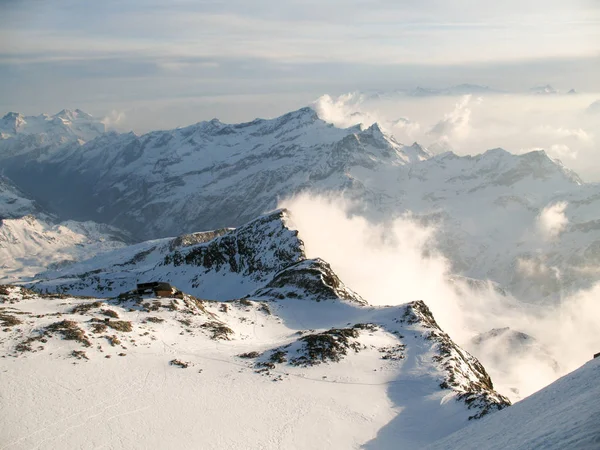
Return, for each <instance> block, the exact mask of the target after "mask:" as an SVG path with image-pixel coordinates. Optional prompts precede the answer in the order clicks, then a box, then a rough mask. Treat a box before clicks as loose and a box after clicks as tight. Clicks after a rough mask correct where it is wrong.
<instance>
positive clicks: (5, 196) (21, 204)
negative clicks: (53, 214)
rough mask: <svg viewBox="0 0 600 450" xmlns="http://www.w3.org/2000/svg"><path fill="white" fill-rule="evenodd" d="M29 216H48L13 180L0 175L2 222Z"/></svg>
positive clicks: (0, 212)
mask: <svg viewBox="0 0 600 450" xmlns="http://www.w3.org/2000/svg"><path fill="white" fill-rule="evenodd" d="M29 214H38V215H43V216H46V217H47V216H48V214H47V213H46V212H45V211H43V209H42V208H41V207H40V205H38V204H37V202H36V201H35V200H33V199H32V198H29V197H28V196H27V195H25V193H23V192H22V191H21V190H20V189H19V188H18V187H17V186H15V184H14V183H13V182H12V181H11V180H9V179H8V178H6V177H4V176H1V175H0V220H3V219H10V218H15V217H23V216H26V215H29Z"/></svg>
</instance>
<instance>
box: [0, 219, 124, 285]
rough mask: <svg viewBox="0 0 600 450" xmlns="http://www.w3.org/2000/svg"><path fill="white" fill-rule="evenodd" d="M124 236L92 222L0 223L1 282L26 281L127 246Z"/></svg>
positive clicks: (13, 221)
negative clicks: (37, 275)
mask: <svg viewBox="0 0 600 450" xmlns="http://www.w3.org/2000/svg"><path fill="white" fill-rule="evenodd" d="M129 239H130V238H129V237H128V236H127V234H126V233H124V232H122V231H120V230H117V229H116V228H114V227H111V226H108V225H102V224H97V223H95V222H75V221H65V222H61V223H55V222H53V221H52V220H51V219H49V218H47V217H46V216H38V217H36V216H34V215H27V216H23V217H19V218H14V219H3V220H0V261H1V262H0V282H4V283H6V282H14V281H17V280H20V281H25V280H28V279H31V278H32V277H33V276H34V275H36V274H37V273H38V272H43V271H45V270H48V269H50V268H57V267H64V266H66V265H69V264H72V263H74V262H75V261H80V260H85V259H88V258H91V257H92V256H94V255H96V254H98V253H103V252H106V251H108V250H113V249H116V248H120V247H124V246H126V245H127V244H126V243H127V242H128V241H129Z"/></svg>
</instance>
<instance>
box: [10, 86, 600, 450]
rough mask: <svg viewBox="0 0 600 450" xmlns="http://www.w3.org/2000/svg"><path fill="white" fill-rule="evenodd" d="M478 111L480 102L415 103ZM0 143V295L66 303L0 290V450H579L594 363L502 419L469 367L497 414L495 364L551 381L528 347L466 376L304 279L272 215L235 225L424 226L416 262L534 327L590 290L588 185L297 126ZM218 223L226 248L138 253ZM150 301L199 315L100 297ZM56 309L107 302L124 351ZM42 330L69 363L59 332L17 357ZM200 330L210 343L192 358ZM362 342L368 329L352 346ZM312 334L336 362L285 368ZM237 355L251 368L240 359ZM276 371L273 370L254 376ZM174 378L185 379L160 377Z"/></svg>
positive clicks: (72, 127) (267, 220) (403, 329)
mask: <svg viewBox="0 0 600 450" xmlns="http://www.w3.org/2000/svg"><path fill="white" fill-rule="evenodd" d="M478 90H480V91H487V90H488V88H486V87H480V86H469V85H463V86H456V87H454V88H450V89H448V90H440V91H439V92H438V91H436V92H437V94H439V93H441V92H442V91H443V93H444V94H445V95H455V93H464V92H466V91H474V92H476V91H478ZM539 91H540V92H541V91H543V93H551V91H552V89H551V88H550V87H547V86H546V87H542V88H541V89H539ZM430 93H431V92H429V91H428V90H422V92H421V93H415V95H429V94H430ZM437 94H436V95H437ZM0 136H1V139H0V161H2V164H3V170H5V171H6V173H8V174H9V175H10V176H11V177H12V178H13V179H14V180H16V181H17V182H18V183H17V184H18V186H19V188H17V186H16V185H15V183H13V182H12V181H11V180H9V179H8V178H0V218H2V219H3V220H2V222H1V225H0V258H1V260H2V264H1V266H2V267H0V281H1V282H6V281H7V280H10V281H16V280H20V281H28V282H29V284H28V285H29V286H34V287H35V288H36V289H38V290H39V291H41V292H62V293H63V294H62V295H58V296H42V295H38V294H33V293H27V292H26V291H20V290H19V288H8V290H9V291H10V294H9V295H4V294H2V293H1V292H0V301H1V302H3V305H2V306H0V321H2V320H4V319H2V318H3V317H4V316H6V315H8V316H11V317H13V316H14V317H16V318H17V319H18V321H21V322H22V323H20V324H18V325H16V326H13V325H6V327H5V328H4V329H3V330H2V331H1V332H0V354H1V355H2V358H0V371H2V374H3V380H7V381H5V382H4V383H5V384H3V386H5V390H3V392H2V393H1V395H0V409H2V410H3V411H10V413H9V414H7V415H5V421H4V423H1V424H0V436H2V439H1V441H2V443H3V445H4V447H1V448H64V445H65V442H67V443H68V446H69V447H84V448H87V447H93V448H95V447H102V446H106V447H124V448H148V447H164V448H167V447H178V448H248V445H249V443H251V444H252V447H256V448H322V447H327V448H366V449H371V448H373V449H375V448H377V449H379V448H383V449H385V448H422V447H423V446H427V445H431V446H432V447H431V448H557V449H558V448H597V447H598V446H599V445H600V438H599V437H598V434H597V432H596V430H597V429H599V428H600V423H598V420H597V417H598V414H599V412H598V408H597V406H595V405H594V403H593V399H594V398H597V396H598V395H597V394H598V392H597V391H598V388H597V383H595V384H594V381H593V380H594V377H595V378H597V376H598V363H597V362H595V361H594V362H590V363H588V364H587V365H586V366H584V367H583V368H582V369H580V370H578V371H576V372H574V373H573V374H570V375H568V376H566V377H563V378H562V379H560V380H559V381H557V382H555V383H553V384H552V385H550V386H548V387H547V388H546V389H544V390H542V391H540V392H538V393H536V394H534V395H533V396H531V397H527V398H525V399H524V400H522V401H520V402H519V403H517V404H516V405H515V406H512V407H510V408H508V409H506V410H505V411H500V412H495V409H500V407H502V406H505V405H506V404H508V402H507V401H506V399H505V398H504V397H502V396H501V395H500V394H498V392H496V391H495V390H494V388H493V387H492V382H491V379H489V376H488V375H487V372H486V370H485V369H484V366H483V365H487V364H489V365H490V367H493V368H494V376H498V377H499V380H500V381H499V382H498V383H496V385H495V389H498V391H499V392H503V393H505V391H508V390H509V389H510V388H511V386H514V385H517V384H520V382H521V380H517V379H511V378H510V376H509V375H514V373H510V374H509V373H508V372H507V373H503V372H502V371H501V370H498V368H499V367H502V363H503V362H504V363H505V364H506V365H507V366H510V365H512V364H513V360H512V357H513V356H514V359H515V360H519V362H520V363H521V362H522V355H523V354H527V355H530V356H532V357H533V359H535V361H534V362H533V363H532V366H534V367H536V377H537V378H538V380H536V382H537V383H539V380H540V379H542V378H544V379H547V381H548V382H549V381H551V380H553V379H555V378H556V376H557V374H558V373H560V372H561V370H562V369H561V368H560V367H557V363H556V361H554V359H553V358H552V357H551V356H550V353H549V352H548V350H547V349H546V348H545V347H544V346H543V345H541V344H540V343H539V342H538V341H536V339H535V338H534V337H533V336H529V335H525V334H524V333H522V332H520V331H519V330H513V329H510V328H502V329H494V330H491V331H489V332H487V333H484V334H482V335H479V336H478V337H476V338H475V339H474V340H472V341H471V342H468V343H467V342H465V346H466V347H467V348H468V349H469V350H473V351H474V352H475V353H477V354H482V355H483V358H482V360H481V363H483V365H481V363H480V361H478V360H477V359H476V358H474V357H473V356H471V355H470V354H469V353H467V352H465V351H464V350H463V349H461V348H460V347H458V346H456V344H454V342H452V340H451V339H450V337H449V336H448V335H447V334H445V333H444V332H443V331H442V330H440V329H439V328H438V326H437V323H435V320H434V319H433V317H430V314H429V312H428V309H427V307H426V306H425V305H424V304H423V303H420V302H416V303H412V304H409V305H403V306H397V307H373V306H369V305H368V303H367V302H368V300H369V299H368V298H365V299H363V298H361V296H360V295H358V294H357V293H356V292H353V291H352V289H351V288H350V287H349V286H347V285H345V284H344V281H346V282H352V280H340V279H339V278H338V276H337V275H336V274H335V273H334V272H333V270H332V268H331V266H330V265H329V264H328V263H327V261H324V260H322V259H320V258H316V257H315V258H314V259H307V256H306V254H305V252H304V244H303V242H302V236H298V233H297V232H296V231H295V230H294V228H293V227H292V226H291V225H290V221H289V216H288V212H286V211H275V212H273V213H269V214H266V215H264V216H260V217H258V219H255V218H256V217H257V216H259V215H260V214H262V213H264V212H266V211H270V210H272V209H273V208H274V207H275V206H277V205H278V204H279V202H280V200H282V199H283V198H285V197H289V196H291V195H294V194H297V193H299V192H304V191H310V192H313V193H321V194H323V193H325V194H328V195H333V196H337V195H341V194H343V195H344V196H345V197H346V198H347V199H350V200H351V201H353V202H354V210H353V212H356V213H358V214H361V215H363V216H366V217H367V218H368V219H369V220H371V221H374V222H381V221H387V220H389V219H392V218H394V217H398V216H399V215H403V214H406V213H410V217H411V218H412V219H414V220H415V221H416V222H418V223H420V224H421V225H423V226H434V227H436V229H437V232H436V234H435V241H436V242H435V243H432V246H436V247H438V248H439V249H440V250H441V251H442V252H443V254H444V255H445V256H446V257H447V258H448V259H449V260H450V261H451V264H452V267H451V269H452V272H453V273H450V274H448V275H449V276H451V277H453V278H455V279H466V278H465V277H471V281H470V282H471V283H475V284H477V283H480V284H482V285H483V284H485V285H487V286H488V287H489V286H493V287H494V289H495V290H497V291H498V292H500V293H502V295H506V293H507V292H510V293H512V294H514V295H515V296H516V297H517V298H518V299H519V300H521V301H525V302H531V303H534V302H535V303H537V304H538V305H537V307H539V305H545V306H546V305H547V306H552V305H554V304H556V303H559V302H560V301H562V300H563V298H565V296H567V295H569V294H572V293H576V292H578V291H580V290H582V289H587V288H590V287H592V286H594V284H595V283H597V282H598V281H599V280H600V244H599V243H600V222H599V220H598V211H599V208H600V203H599V201H600V185H598V184H589V183H583V182H582V180H581V179H580V178H579V177H578V176H577V175H576V174H575V173H573V172H571V171H570V170H568V169H567V168H566V167H564V166H563V165H562V163H560V161H557V160H554V159H552V158H550V157H549V156H548V155H547V154H546V153H545V152H543V151H534V152H530V153H527V154H524V155H512V154H510V153H508V152H506V151H505V150H503V149H492V150H488V151H487V152H485V153H482V154H481V155H477V156H473V157H471V156H466V157H459V156H457V155H455V154H453V153H452V152H446V153H442V154H437V155H432V153H431V152H429V151H428V150H427V149H424V148H422V147H421V146H419V145H418V144H417V143H414V144H413V145H411V146H406V145H402V144H400V143H398V142H396V141H395V140H394V139H393V138H392V137H391V136H388V135H386V134H385V133H384V132H383V131H382V130H381V129H380V128H379V126H377V125H376V124H374V125H372V126H371V127H369V128H365V127H363V126H356V127H351V128H348V129H340V128H336V127H334V126H333V125H331V124H328V123H326V122H324V121H323V120H321V119H320V118H319V117H318V115H317V114H316V113H315V111H313V110H312V109H310V108H303V109H301V110H298V111H294V112H291V113H288V114H286V115H284V116H281V117H279V118H276V119H272V120H262V119H257V120H255V121H252V122H249V123H245V124H224V123H221V122H220V121H218V120H216V119H215V120H212V121H209V122H202V123H199V124H195V125H192V126H189V127H185V128H179V129H176V130H167V131H156V132H151V133H148V134H146V135H143V136H136V135H135V134H133V133H128V134H122V135H119V134H116V133H104V128H103V125H101V124H99V122H98V121H97V120H95V119H94V118H93V117H91V116H89V115H88V114H86V113H83V112H82V111H79V110H76V111H68V110H64V111H61V112H60V113H58V114H56V115H55V116H45V115H42V116H37V117H25V116H22V115H20V114H16V113H10V114H7V115H6V116H5V117H4V118H3V119H1V121H0ZM20 188H21V189H24V190H27V191H28V192H31V193H32V195H33V196H34V197H35V198H37V199H41V200H43V201H44V205H50V206H51V207H53V208H55V209H56V211H58V213H59V214H60V215H61V216H62V218H63V219H64V218H69V219H72V218H77V219H84V220H87V219H93V220H95V221H103V222H106V223H113V224H117V225H120V226H123V227H124V228H126V229H127V230H128V231H131V232H133V233H134V234H135V237H136V238H137V239H138V240H142V239H147V238H151V240H147V241H144V242H141V243H138V244H136V245H133V246H128V247H124V243H123V241H124V240H126V236H125V235H124V234H123V233H122V232H120V231H119V230H118V229H116V228H114V227H110V226H107V225H100V224H98V223H96V222H91V221H86V222H78V221H65V222H60V223H59V222H57V221H56V220H55V219H56V218H55V217H51V216H50V215H49V214H48V213H46V212H45V211H43V210H42V209H41V208H40V207H39V205H38V204H37V203H36V202H35V201H34V200H33V197H32V196H29V195H26V194H24V193H23V191H22V190H21V189H20ZM251 219H254V220H251ZM222 226H227V227H229V226H239V227H238V228H236V229H230V228H227V229H219V230H217V231H215V232H212V233H211V232H209V233H195V234H192V235H185V236H181V237H179V238H161V239H156V238H157V237H163V236H169V235H176V234H179V233H181V232H188V233H189V232H190V231H196V230H202V229H209V228H217V227H222ZM540 230H543V231H544V233H541V232H540ZM542 234H543V235H542ZM349 245H351V243H349ZM88 258H90V259H88ZM38 272H42V273H40V274H37V275H36V273H38ZM156 280H161V281H168V282H171V283H173V284H174V285H175V286H176V287H177V288H179V289H181V290H183V291H184V292H186V293H188V294H193V295H196V296H197V297H200V298H202V299H210V300H213V301H211V302H206V301H200V304H201V305H202V306H198V303H195V301H193V300H191V299H190V297H187V296H186V297H185V301H183V302H182V303H183V305H182V304H181V303H177V302H179V300H177V299H160V300H159V299H155V298H145V299H144V302H145V303H147V305H148V306H144V304H142V305H141V306H140V304H139V303H135V302H134V301H132V300H126V301H122V299H121V300H120V299H119V298H118V297H116V296H117V295H118V294H123V293H124V292H126V291H129V290H131V289H133V288H134V287H135V284H136V283H138V282H142V281H156ZM484 280H491V282H488V281H484ZM2 289H5V288H2V287H1V286H0V291H1V290H2ZM582 292H583V291H582ZM2 295H4V298H2ZM73 295H89V296H92V297H94V298H98V299H97V300H98V301H102V302H105V305H104V306H103V307H108V308H110V309H111V310H114V311H117V313H118V315H119V317H120V318H121V319H122V320H126V321H131V323H132V324H133V331H132V332H120V331H119V332H117V331H115V332H114V333H115V336H118V337H119V339H120V340H121V342H122V344H118V345H117V346H116V347H113V346H110V344H109V343H107V342H108V341H107V339H106V337H103V336H100V335H96V334H97V333H94V332H93V327H94V324H96V325H97V324H98V323H101V322H100V321H101V320H106V319H105V318H104V317H103V313H102V311H101V310H98V308H96V309H92V310H91V311H92V312H84V313H82V314H76V313H74V312H73V311H72V307H73V306H75V305H76V304H80V303H86V302H87V303H90V304H91V303H92V302H93V301H94V299H82V298H76V297H73ZM105 296H110V297H111V298H110V299H107V298H102V299H99V297H105ZM241 298H243V300H240V299H241ZM224 300H228V301H229V302H228V303H223V301H224ZM512 300H514V299H512V298H511V301H512ZM515 301H516V300H515ZM157 302H158V303H157ZM186 302H187V303H186ZM156 305H158V306H156ZM224 305H225V306H224ZM154 306H156V308H155V309H151V308H154ZM532 308H533V306H532ZM267 311H268V312H267ZM148 317H155V318H157V319H162V320H163V321H162V322H160V323H159V322H152V321H148V320H147V319H148ZM62 319H69V320H74V321H75V322H76V323H77V324H78V326H80V327H81V328H82V329H83V330H85V332H86V334H87V335H88V336H90V340H91V341H92V342H93V345H92V346H91V347H89V348H88V347H85V348H84V349H83V350H84V351H85V352H86V357H87V358H88V359H85V358H84V359H78V358H77V356H76V355H77V353H72V352H73V351H81V346H80V345H78V344H76V343H73V342H71V341H68V340H64V339H60V336H57V335H56V333H55V334H54V335H52V333H50V336H49V337H47V338H44V339H45V340H46V342H44V341H41V340H36V339H34V341H33V342H34V344H35V345H41V344H39V343H40V342H43V347H44V348H43V349H40V350H36V348H34V351H33V352H22V351H20V350H18V348H19V347H18V344H19V343H23V342H24V341H26V340H27V339H28V338H36V337H40V336H41V335H40V334H39V333H40V330H43V329H44V327H46V326H48V325H50V324H52V323H56V321H58V320H62ZM9 322H10V320H9ZM211 324H212V325H211ZM215 324H217V325H219V326H220V325H223V326H226V327H229V328H230V330H231V333H229V332H225V336H226V337H225V338H222V339H221V338H215V337H214V335H213V336H212V337H211V333H213V332H214V333H216V331H214V327H215V326H216V325H215ZM361 324H362V325H364V324H374V325H373V326H372V327H366V328H361V327H359V328H356V329H355V328H354V327H355V326H358V325H361ZM362 325H361V326H362ZM332 328H335V329H345V330H350V331H347V333H349V335H350V336H351V337H350V338H348V339H349V340H348V353H347V354H346V355H344V356H343V357H342V358H340V360H337V361H334V360H331V361H319V362H318V363H317V364H315V365H312V366H311V365H308V366H303V365H302V364H294V363H293V362H294V361H295V360H296V358H298V355H308V354H309V344H308V342H309V341H307V340H306V339H304V338H303V337H306V336H309V337H310V336H313V338H314V336H330V335H328V334H327V333H331V329H332ZM211 330H212V331H211ZM352 330H354V331H352ZM356 330H359V331H356ZM355 331H356V333H357V336H354V333H355ZM109 333H113V331H110V330H109ZM336 339H337V338H336ZM334 340H335V339H334ZM355 349H359V350H360V351H355ZM252 351H258V352H259V353H261V355H260V356H258V357H252V358H250V359H246V358H240V357H239V355H240V354H241V353H247V352H252ZM120 353H124V354H125V356H119V354H120ZM275 354H277V355H279V356H281V355H283V356H284V357H285V358H286V359H287V361H283V362H281V361H276V362H272V358H273V355H275ZM507 354H508V355H509V356H507ZM390 355H391V356H390ZM398 355H402V357H398ZM106 356H110V358H106ZM383 356H386V357H387V356H390V358H383ZM504 358H505V359H504ZM173 359H180V360H182V361H189V362H190V363H191V365H190V366H189V367H188V368H187V369H181V368H178V367H176V366H173V365H170V363H169V361H171V360H173ZM261 364H262V365H261ZM271 366H273V367H271ZM527 375H529V374H527ZM530 387H531V391H533V390H535V389H536V388H535V386H530ZM538 387H539V386H538ZM527 392H529V390H528V391H527ZM511 398H513V399H520V398H522V395H521V394H520V393H518V392H513V393H511ZM365 399H368V401H365ZM596 403H597V402H596ZM487 413H492V414H489V417H487V416H486V417H483V419H481V420H479V417H480V416H483V415H487ZM469 419H472V420H469ZM473 422H475V424H474V425H472V423H473ZM494 446H495V447H494Z"/></svg>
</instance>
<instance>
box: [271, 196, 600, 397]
mask: <svg viewBox="0 0 600 450" xmlns="http://www.w3.org/2000/svg"><path fill="white" fill-rule="evenodd" d="M280 206H281V207H286V208H288V209H289V210H291V212H292V221H293V226H294V227H296V228H297V229H298V230H299V232H300V237H301V238H302V239H303V241H304V243H305V249H306V253H307V256H308V257H310V258H315V257H320V258H323V259H324V260H326V261H327V262H329V263H330V264H331V266H332V268H333V269H334V271H335V272H336V273H337V274H338V276H340V278H341V279H342V281H343V282H344V283H345V284H346V285H347V286H349V287H350V288H351V289H353V290H355V291H356V292H358V293H359V294H360V295H361V296H363V298H365V299H366V300H367V301H368V302H369V303H370V304H373V305H399V304H403V303H407V302H410V301H413V300H423V301H425V303H426V304H427V305H428V306H429V307H430V308H431V310H432V312H433V314H434V316H435V318H436V320H437V321H438V323H439V325H440V327H441V328H442V329H443V330H444V331H446V332H447V333H448V334H449V335H450V336H451V337H452V338H453V339H454V340H455V341H456V342H457V343H458V344H459V345H461V346H463V347H464V348H466V349H467V350H468V351H470V352H472V353H473V354H474V355H475V356H477V357H478V358H479V359H480V360H481V361H482V362H483V364H484V366H485V367H486V369H487V370H488V371H489V373H490V375H491V376H492V379H493V380H494V383H495V385H496V388H497V389H498V390H499V391H500V392H502V393H503V394H505V395H507V396H509V397H510V398H511V399H512V400H519V399H521V398H523V397H525V396H527V395H530V394H531V393H533V392H535V391H537V390H538V389H540V388H542V387H544V386H546V385H547V384H549V383H551V382H552V381H554V380H555V379H557V378H558V377H559V376H561V375H563V374H565V373H568V372H570V371H572V370H574V369H576V368H577V367H579V366H580V365H581V364H583V363H584V362H586V361H587V360H589V359H590V358H591V357H592V355H593V354H594V353H596V352H598V351H599V349H600V334H598V330H599V329H600V303H598V302H597V298H600V284H596V285H595V286H593V287H592V288H591V289H590V290H587V291H580V292H577V293H575V294H574V295H571V296H570V297H568V298H563V299H561V301H559V302H557V303H556V304H549V305H544V306H543V307H542V306H539V305H538V306H535V305H532V304H530V303H528V302H527V301H528V299H516V298H514V297H512V296H510V295H506V294H505V293H504V292H503V291H502V290H501V289H499V287H498V286H496V285H495V284H494V283H492V282H490V281H487V280H482V281H481V282H479V283H477V282H474V281H473V280H468V279H464V278H462V277H460V276H457V275H456V274H452V273H451V272H450V267H451V262H450V261H448V260H447V259H446V258H445V257H444V256H442V255H441V254H440V253H439V252H438V251H436V235H437V233H438V232H439V230H438V229H436V228H433V227H423V226H421V225H419V224H418V223H417V222H416V221H415V220H413V219H412V218H411V215H410V213H406V214H404V215H403V216H402V217H399V218H397V219H396V220H393V221H390V222H386V223H379V224H374V223H371V222H369V221H368V220H366V219H365V218H364V217H361V216H357V215H351V214H350V213H349V211H350V210H353V208H352V207H353V205H352V204H351V203H349V202H348V201H347V200H344V199H343V198H340V197H323V196H310V195H308V194H304V195H299V196H296V197H294V198H291V199H287V200H285V201H283V202H282V203H281V205H280ZM564 206H565V205H562V204H559V205H553V206H550V207H549V209H548V210H545V211H544V212H542V213H541V215H540V216H539V217H538V218H536V219H535V220H536V222H537V223H534V224H531V225H532V226H544V227H547V228H548V229H549V230H550V237H551V238H552V239H559V238H560V236H559V234H556V233H555V231H556V229H557V228H556V227H560V226H561V224H563V225H564V220H563V219H561V217H564V215H563V216H561V214H562V211H564ZM505 327H510V330H509V331H507V332H505V333H504V334H502V333H501V335H500V336H499V337H498V338H497V339H490V340H483V341H482V342H481V343H479V344H477V343H476V342H474V341H473V338H474V337H476V336H477V335H478V334H480V333H485V332H488V331H490V330H492V329H500V328H505ZM517 332H518V333H525V334H526V335H528V336H525V337H524V338H523V335H520V334H518V333H517ZM522 338H523V339H522Z"/></svg>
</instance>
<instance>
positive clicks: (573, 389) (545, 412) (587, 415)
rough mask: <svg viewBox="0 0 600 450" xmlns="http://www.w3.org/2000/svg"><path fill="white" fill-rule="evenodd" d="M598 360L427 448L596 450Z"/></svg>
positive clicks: (599, 409) (599, 441)
mask: <svg viewBox="0 0 600 450" xmlns="http://www.w3.org/2000/svg"><path fill="white" fill-rule="evenodd" d="M599 379H600V358H596V359H594V360H593V361H590V362H588V363H587V364H585V365H584V366H583V367H581V368H580V369H578V370H576V371H575V372H572V373H570V374H568V375H566V376H564V377H562V378H561V379H560V380H558V381H556V382H554V383H552V384H551V385H550V386H548V387H546V388H544V389H542V390H541V391H539V392H537V393H535V394H533V395H532V396H530V397H528V398H526V399H525V400H523V401H521V402H519V403H517V404H515V405H514V406H512V407H510V408H508V409H507V410H506V411H501V412H499V413H498V414H494V415H492V416H490V417H486V418H485V419H482V420H481V421H480V422H477V423H473V424H471V425H469V426H468V427H465V428H464V429H462V430H460V431H457V432H456V433H454V434H452V435H450V436H449V437H447V438H445V439H442V440H440V441H439V442H436V443H435V444H433V445H431V446H429V447H427V448H428V449H431V450H434V449H435V450H442V449H455V448H461V449H481V448H486V449H490V450H491V449H502V450H521V449H522V450H525V449H544V450H562V449H578V450H594V449H598V448H600V405H599V404H598V398H600V383H599V382H598V380H599Z"/></svg>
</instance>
